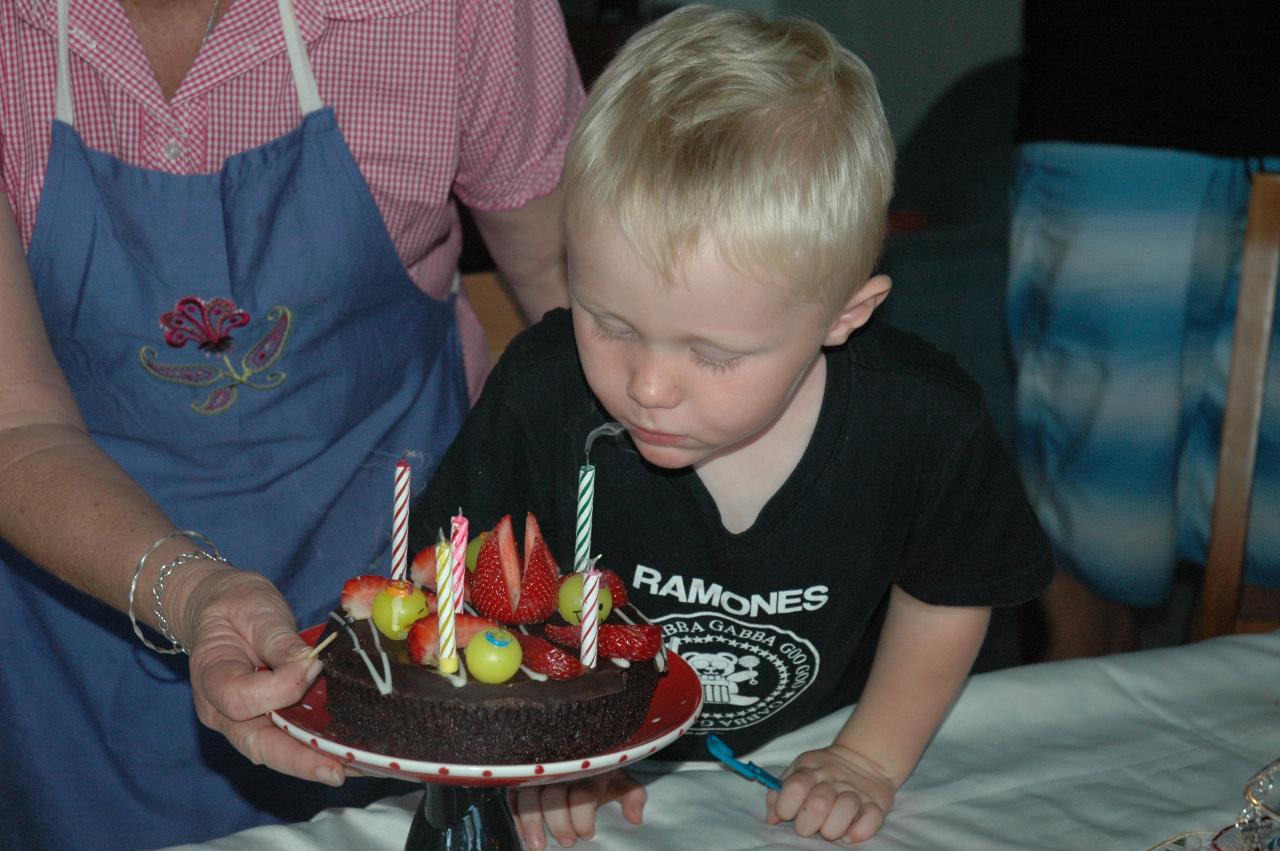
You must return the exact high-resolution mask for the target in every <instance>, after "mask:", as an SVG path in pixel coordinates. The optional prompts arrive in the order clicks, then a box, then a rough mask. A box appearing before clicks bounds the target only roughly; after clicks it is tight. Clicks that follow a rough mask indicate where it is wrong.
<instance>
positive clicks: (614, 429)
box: [586, 423, 627, 465]
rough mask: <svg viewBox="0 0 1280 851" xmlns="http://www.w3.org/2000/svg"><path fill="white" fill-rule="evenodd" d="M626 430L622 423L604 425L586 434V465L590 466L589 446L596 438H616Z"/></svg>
mask: <svg viewBox="0 0 1280 851" xmlns="http://www.w3.org/2000/svg"><path fill="white" fill-rule="evenodd" d="M626 430H627V428H626V426H624V425H623V424H622V423H605V424H604V425H599V426H596V427H595V428H593V429H592V430H591V431H589V432H587V446H586V456H587V464H588V465H590V464H591V444H593V443H595V442H596V438H598V437H617V436H618V435H620V434H622V433H623V432H624V431H626Z"/></svg>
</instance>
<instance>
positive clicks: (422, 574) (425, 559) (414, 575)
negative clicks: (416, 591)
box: [409, 544, 436, 588]
mask: <svg viewBox="0 0 1280 851" xmlns="http://www.w3.org/2000/svg"><path fill="white" fill-rule="evenodd" d="M409 578H410V579H412V580H413V584H414V585H417V586H418V587H419V588H434V587H436V548H435V545H434V544H433V545H431V546H429V547H423V548H422V549H420V550H418V554H417V555H415V556H414V557H413V561H412V562H410V564H409Z"/></svg>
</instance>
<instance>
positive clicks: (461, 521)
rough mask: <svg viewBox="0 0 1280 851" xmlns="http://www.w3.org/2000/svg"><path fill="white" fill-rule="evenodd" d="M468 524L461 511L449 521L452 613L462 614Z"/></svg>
mask: <svg viewBox="0 0 1280 851" xmlns="http://www.w3.org/2000/svg"><path fill="white" fill-rule="evenodd" d="M469 528H470V523H469V522H468V521H467V518H466V517H464V516H462V509H461V508H459V509H458V513H457V515H456V516H455V517H454V518H453V519H452V520H451V521H450V529H449V553H450V555H451V561H452V562H453V564H452V568H453V611H454V614H462V589H463V587H464V585H463V581H464V580H465V578H466V573H465V571H466V569H467V530H468V529H469Z"/></svg>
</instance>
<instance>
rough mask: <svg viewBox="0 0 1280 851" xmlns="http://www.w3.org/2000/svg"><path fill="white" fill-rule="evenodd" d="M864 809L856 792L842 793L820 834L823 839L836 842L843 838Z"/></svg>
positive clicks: (833, 804)
mask: <svg viewBox="0 0 1280 851" xmlns="http://www.w3.org/2000/svg"><path fill="white" fill-rule="evenodd" d="M861 809H862V800H861V799H860V798H859V797H858V795H857V793H855V792H841V793H840V794H839V795H837V796H836V799H835V801H834V802H833V803H832V804H831V812H829V813H828V814H827V818H826V820H825V821H824V822H823V823H822V827H821V828H820V829H819V831H818V832H819V833H821V834H822V838H823V839H826V840H829V841H831V842H835V841H836V840H837V839H840V838H841V837H843V836H844V835H845V834H846V832H847V831H848V830H849V828H850V827H852V826H853V823H854V821H855V820H856V819H857V818H858V813H859V812H860V811H861Z"/></svg>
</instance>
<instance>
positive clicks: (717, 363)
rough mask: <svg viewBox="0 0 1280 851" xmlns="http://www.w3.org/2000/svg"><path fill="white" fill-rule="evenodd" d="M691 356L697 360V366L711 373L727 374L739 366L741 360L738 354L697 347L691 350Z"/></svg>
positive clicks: (741, 356)
mask: <svg viewBox="0 0 1280 851" xmlns="http://www.w3.org/2000/svg"><path fill="white" fill-rule="evenodd" d="M693 356H694V357H695V358H697V361H698V366H701V367H703V368H705V369H709V370H711V371H712V372H728V371H729V370H731V369H733V368H735V367H737V366H738V365H739V364H741V363H742V358H743V355H740V354H733V353H732V352H727V351H724V350H721V349H707V348H705V347H698V346H695V347H694V348H693Z"/></svg>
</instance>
